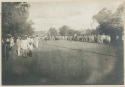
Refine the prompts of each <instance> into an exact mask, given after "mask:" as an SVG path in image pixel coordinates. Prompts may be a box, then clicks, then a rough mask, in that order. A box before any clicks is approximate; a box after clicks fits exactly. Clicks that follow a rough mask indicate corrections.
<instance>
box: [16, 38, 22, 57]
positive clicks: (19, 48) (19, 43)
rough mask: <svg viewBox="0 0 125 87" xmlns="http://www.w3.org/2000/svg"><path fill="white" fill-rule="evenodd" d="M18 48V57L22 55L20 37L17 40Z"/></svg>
mask: <svg viewBox="0 0 125 87" xmlns="http://www.w3.org/2000/svg"><path fill="white" fill-rule="evenodd" d="M16 47H17V55H18V56H20V55H21V38H20V37H18V38H17V40H16Z"/></svg>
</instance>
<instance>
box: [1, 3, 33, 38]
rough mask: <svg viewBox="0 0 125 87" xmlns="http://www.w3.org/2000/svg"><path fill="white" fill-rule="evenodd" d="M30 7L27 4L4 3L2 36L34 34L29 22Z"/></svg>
mask: <svg viewBox="0 0 125 87" xmlns="http://www.w3.org/2000/svg"><path fill="white" fill-rule="evenodd" d="M29 7H30V5H29V4H28V3H27V2H3V3H2V36H3V37H4V36H5V35H6V34H11V35H20V34H21V35H23V34H32V33H33V28H32V27H31V25H32V24H31V23H30V22H29V21H27V19H28V16H29V12H28V10H29Z"/></svg>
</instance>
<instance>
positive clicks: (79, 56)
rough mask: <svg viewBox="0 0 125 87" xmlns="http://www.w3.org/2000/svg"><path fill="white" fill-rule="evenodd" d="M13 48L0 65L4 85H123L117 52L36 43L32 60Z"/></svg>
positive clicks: (106, 47)
mask: <svg viewBox="0 0 125 87" xmlns="http://www.w3.org/2000/svg"><path fill="white" fill-rule="evenodd" d="M15 49H16V48H15V47H14V48H13V51H12V52H11V53H10V54H11V55H10V58H9V60H8V61H5V62H3V66H2V67H3V71H2V72H3V74H2V75H3V79H2V83H3V84H4V85H6V84H8V85H44V84H47V85H56V84H58V85H69V84H70V85H73V84H75V85H80V84H83V85H84V84H123V56H122V55H123V54H122V49H121V48H115V47H112V46H109V45H103V44H96V43H87V42H75V41H63V40H57V41H42V40H41V41H40V44H39V48H35V49H34V51H33V56H32V57H26V58H25V57H18V56H17V55H16V51H15Z"/></svg>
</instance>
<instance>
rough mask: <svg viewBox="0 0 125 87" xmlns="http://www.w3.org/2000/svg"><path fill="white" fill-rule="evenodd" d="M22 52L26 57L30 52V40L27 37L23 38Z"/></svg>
mask: <svg viewBox="0 0 125 87" xmlns="http://www.w3.org/2000/svg"><path fill="white" fill-rule="evenodd" d="M21 53H22V56H24V57H26V56H27V53H28V41H27V39H26V38H25V37H23V39H22V40H21Z"/></svg>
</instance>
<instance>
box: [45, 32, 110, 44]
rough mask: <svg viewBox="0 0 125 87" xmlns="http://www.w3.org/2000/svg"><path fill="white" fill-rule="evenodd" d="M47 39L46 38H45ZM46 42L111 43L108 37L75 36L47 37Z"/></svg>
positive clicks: (103, 35)
mask: <svg viewBox="0 0 125 87" xmlns="http://www.w3.org/2000/svg"><path fill="white" fill-rule="evenodd" d="M46 38H47V37H46ZM48 40H69V41H81V42H93V43H94V42H95V43H102V44H103V43H108V44H110V43H111V36H110V35H105V34H102V35H77V34H75V35H74V36H48Z"/></svg>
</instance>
